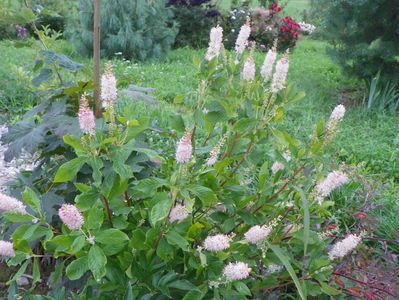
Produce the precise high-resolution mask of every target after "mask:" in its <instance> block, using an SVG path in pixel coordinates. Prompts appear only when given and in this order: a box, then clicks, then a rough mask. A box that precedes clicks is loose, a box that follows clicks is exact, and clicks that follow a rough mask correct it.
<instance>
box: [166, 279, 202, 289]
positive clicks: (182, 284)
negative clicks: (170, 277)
mask: <svg viewBox="0 0 399 300" xmlns="http://www.w3.org/2000/svg"><path fill="white" fill-rule="evenodd" d="M168 287H169V288H175V289H178V290H183V291H191V290H193V291H198V292H199V289H198V288H197V287H196V286H195V285H194V284H192V283H191V282H190V281H188V280H185V279H181V280H176V281H173V282H171V283H169V284H168Z"/></svg>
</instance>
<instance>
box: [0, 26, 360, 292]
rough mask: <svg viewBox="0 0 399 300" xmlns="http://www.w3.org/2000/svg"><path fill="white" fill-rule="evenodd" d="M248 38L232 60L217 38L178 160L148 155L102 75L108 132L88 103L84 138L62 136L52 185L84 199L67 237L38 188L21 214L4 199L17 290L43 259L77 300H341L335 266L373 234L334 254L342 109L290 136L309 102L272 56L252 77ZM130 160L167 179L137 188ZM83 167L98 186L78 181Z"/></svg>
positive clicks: (342, 172) (202, 65) (111, 82)
mask: <svg viewBox="0 0 399 300" xmlns="http://www.w3.org/2000/svg"><path fill="white" fill-rule="evenodd" d="M249 30H250V27H249V25H248V24H244V25H243V26H242V28H241V30H240V33H239V38H238V39H237V41H236V51H235V52H234V53H232V54H229V53H227V52H225V51H224V50H223V47H222V46H221V41H222V39H221V34H222V30H221V28H214V29H213V30H212V31H211V35H210V42H209V49H208V51H207V54H206V55H205V59H204V60H202V61H198V62H197V63H196V64H197V67H198V89H197V90H196V91H193V92H192V93H190V94H189V95H186V96H182V97H177V98H176V99H175V102H176V104H178V105H182V106H183V107H184V108H185V109H186V111H187V114H186V115H184V116H180V117H179V118H178V119H179V120H174V123H179V124H181V126H180V129H179V130H178V132H177V134H178V135H179V137H180V140H177V141H176V150H175V151H171V149H168V148H166V147H165V149H159V151H158V152H155V151H152V150H149V149H147V148H143V147H142V146H141V141H140V139H138V138H137V133H138V132H141V131H142V130H143V129H144V128H145V127H146V124H143V123H141V122H140V121H138V120H133V119H130V118H129V116H126V115H123V116H122V115H120V114H119V113H117V111H118V110H117V109H116V104H115V98H116V95H117V89H116V78H115V76H114V75H113V73H112V69H111V68H110V67H107V68H106V72H105V74H104V75H103V78H102V93H101V95H102V100H103V103H104V108H105V113H104V120H103V122H102V123H101V125H99V124H95V123H93V119H92V113H91V110H90V108H89V106H88V104H87V97H88V96H87V95H82V96H81V103H80V113H79V124H80V128H81V131H82V133H81V135H80V136H71V135H66V136H64V142H65V143H66V144H68V145H70V146H71V147H72V148H73V149H74V151H75V155H76V157H75V158H73V159H72V160H70V161H68V162H66V163H65V164H63V165H61V166H60V168H59V169H58V171H57V173H56V175H55V178H54V184H64V183H67V182H70V183H72V184H73V185H74V186H75V187H76V188H77V189H78V191H79V194H78V195H77V196H76V197H75V198H74V199H73V200H72V202H71V203H69V204H64V205H62V206H61V207H60V208H59V222H58V224H57V222H55V223H54V224H53V225H50V224H49V223H48V220H47V219H46V215H45V213H44V207H43V206H42V203H41V199H40V197H39V196H38V195H36V194H35V193H34V192H33V191H32V190H31V189H26V190H25V192H24V193H23V195H22V199H23V202H21V201H19V200H17V199H11V198H10V197H8V196H3V195H1V197H0V209H1V210H2V212H3V215H4V217H5V218H6V219H7V220H9V221H10V222H13V223H17V224H18V227H16V230H15V231H14V233H13V234H12V236H11V240H12V244H11V243H10V241H9V240H6V241H1V242H0V255H1V256H2V257H4V258H8V264H9V265H10V266H20V271H19V272H17V273H16V274H15V275H14V276H13V277H12V278H10V282H15V281H16V280H17V279H18V278H19V277H20V276H22V274H23V273H24V272H25V271H26V270H27V268H28V266H29V265H32V270H33V271H32V278H33V284H36V283H37V282H39V281H40V268H39V267H38V263H39V258H41V257H42V256H44V257H45V258H47V257H49V256H51V257H53V258H54V259H55V260H56V267H55V270H54V272H53V275H52V277H51V278H52V280H51V282H50V286H51V287H53V288H55V287H56V286H57V282H65V280H66V279H68V280H79V282H80V284H81V289H80V290H79V297H80V298H81V299H93V298H96V299H105V298H109V297H115V298H122V297H124V298H125V299H133V298H141V299H150V298H154V297H158V298H162V297H165V296H166V297H168V298H171V299H210V298H213V299H220V298H224V299H246V298H263V297H264V294H265V293H268V291H270V290H276V291H279V288H281V287H282V286H283V287H284V291H285V292H289V293H294V292H296V293H297V294H298V295H299V296H300V297H301V298H302V299H306V298H307V296H308V295H309V296H318V295H321V294H323V293H325V294H329V295H338V294H339V293H340V292H339V290H337V289H336V288H334V287H332V286H330V284H331V282H330V279H331V275H332V272H333V267H334V265H335V264H336V262H339V260H340V259H342V258H343V257H344V256H345V255H348V254H349V253H350V252H352V251H353V250H354V249H355V248H356V247H357V246H358V245H359V244H360V242H361V239H362V237H363V235H364V233H352V235H349V236H348V237H347V238H345V239H343V240H342V241H341V242H338V243H335V244H334V246H333V247H332V249H331V250H329V245H330V244H333V243H334V240H333V239H332V238H331V237H330V235H329V234H328V231H327V229H328V225H329V224H328V222H327V221H326V217H328V216H329V215H330V207H331V206H333V205H334V202H333V201H331V199H329V197H330V195H331V194H332V193H334V190H336V189H338V188H340V187H342V186H343V185H344V184H345V183H347V182H348V181H349V177H350V176H349V175H350V174H347V175H346V172H347V171H346V169H345V168H344V167H340V168H338V170H336V168H335V166H333V165H331V164H330V163H329V161H330V157H329V155H328V152H327V150H328V147H329V142H330V141H331V139H332V138H333V137H334V135H335V134H336V133H337V131H338V129H339V123H340V121H341V119H342V118H343V115H344V112H345V109H344V107H343V106H338V107H337V108H336V109H335V110H334V112H333V113H332V115H331V117H330V119H329V121H328V122H327V123H326V124H325V123H324V122H319V123H318V124H317V125H316V128H315V132H314V135H313V136H312V137H311V139H310V140H309V141H299V140H297V139H295V138H294V137H293V136H291V135H289V134H288V133H287V132H284V131H281V130H280V129H279V123H280V122H281V121H282V120H283V119H284V115H285V111H286V107H287V105H288V104H289V103H290V102H292V101H297V100H299V99H301V98H303V96H304V95H303V93H297V92H295V91H294V90H293V88H292V87H291V86H290V85H289V84H287V76H288V68H289V57H288V54H284V55H283V56H282V57H280V58H278V57H277V53H276V49H275V48H272V49H270V51H269V52H268V53H267V55H266V57H265V61H264V65H263V66H261V67H259V66H256V65H255V60H254V57H253V56H254V51H255V50H254V48H252V49H250V51H246V49H247V45H248V40H247V39H248V31H249ZM265 64H267V65H265ZM176 128H177V127H176ZM149 134H150V133H149ZM134 151H136V152H138V153H142V154H144V155H146V156H147V157H148V158H149V159H151V161H152V162H153V163H154V165H156V166H157V167H156V169H155V170H154V171H153V173H152V175H151V176H150V177H148V178H144V179H139V178H137V177H136V176H135V175H134V171H135V169H134V167H137V165H133V166H134V167H133V168H132V167H131V164H130V163H131V162H129V160H130V159H133V160H137V157H131V153H132V152H134ZM84 168H85V169H86V172H88V173H89V174H90V178H87V177H83V178H81V177H79V176H76V174H77V173H78V172H79V170H81V169H84ZM330 168H333V170H336V171H332V173H331V172H330V173H328V172H329V171H330ZM327 174H328V175H327ZM35 244H36V245H38V246H36V247H34V246H33V245H35ZM41 253H45V254H44V255H42V254H41ZM271 274H272V275H271ZM54 278H55V279H54ZM69 293H71V291H69ZM282 293H283V292H282ZM69 296H71V294H68V296H66V295H64V296H61V298H62V297H64V298H67V297H69Z"/></svg>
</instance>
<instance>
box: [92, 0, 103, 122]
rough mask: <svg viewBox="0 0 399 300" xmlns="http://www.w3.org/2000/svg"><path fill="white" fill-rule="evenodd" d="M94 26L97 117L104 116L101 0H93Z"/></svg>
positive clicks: (95, 110) (95, 107) (94, 78)
mask: <svg viewBox="0 0 399 300" xmlns="http://www.w3.org/2000/svg"><path fill="white" fill-rule="evenodd" d="M93 8H94V28H93V82H94V91H93V100H94V114H95V116H96V118H100V117H101V116H102V111H101V100H100V0H93Z"/></svg>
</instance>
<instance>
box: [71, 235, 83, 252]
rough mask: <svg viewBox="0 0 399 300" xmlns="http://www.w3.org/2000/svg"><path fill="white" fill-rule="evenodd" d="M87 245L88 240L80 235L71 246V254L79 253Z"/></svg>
mask: <svg viewBox="0 0 399 300" xmlns="http://www.w3.org/2000/svg"><path fill="white" fill-rule="evenodd" d="M85 244H86V238H85V237H84V236H83V235H79V236H78V237H77V238H76V239H75V240H74V241H73V243H72V245H71V252H72V254H76V253H77V252H79V251H80V250H82V248H83V247H84V246H85Z"/></svg>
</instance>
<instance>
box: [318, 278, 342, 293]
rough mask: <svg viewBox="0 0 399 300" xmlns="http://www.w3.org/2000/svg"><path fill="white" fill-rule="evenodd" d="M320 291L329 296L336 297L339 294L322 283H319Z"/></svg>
mask: <svg viewBox="0 0 399 300" xmlns="http://www.w3.org/2000/svg"><path fill="white" fill-rule="evenodd" d="M319 283H320V287H321V290H322V291H323V292H324V293H326V294H327V295H329V296H337V295H339V294H341V292H340V291H339V290H337V289H335V288H333V287H331V286H329V285H328V284H327V283H325V282H323V281H319Z"/></svg>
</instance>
